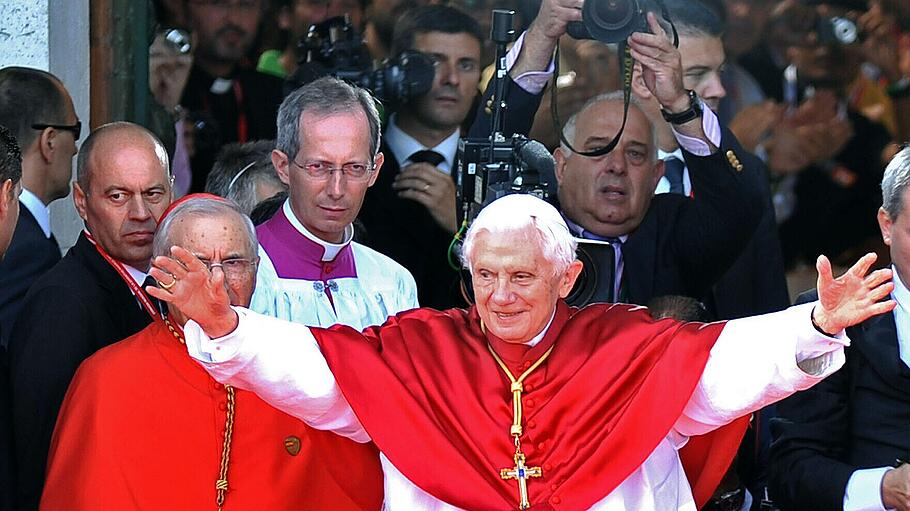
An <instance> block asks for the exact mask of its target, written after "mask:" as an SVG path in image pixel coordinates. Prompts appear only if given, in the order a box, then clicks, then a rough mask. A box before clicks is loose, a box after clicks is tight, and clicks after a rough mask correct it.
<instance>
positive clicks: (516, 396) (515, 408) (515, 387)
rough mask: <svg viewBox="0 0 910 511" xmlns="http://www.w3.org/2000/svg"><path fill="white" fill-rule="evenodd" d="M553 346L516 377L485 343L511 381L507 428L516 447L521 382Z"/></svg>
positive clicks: (519, 430) (541, 361) (491, 347)
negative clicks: (510, 422) (510, 413)
mask: <svg viewBox="0 0 910 511" xmlns="http://www.w3.org/2000/svg"><path fill="white" fill-rule="evenodd" d="M555 347H556V345H555V344H554V345H552V346H550V349H548V350H547V351H546V352H545V353H544V354H543V355H541V356H540V358H538V359H537V362H534V363H533V364H531V367H529V368H528V370H527V371H525V372H524V373H522V374H521V376H519V377H518V378H515V376H513V375H512V371H509V368H508V367H507V366H506V363H505V362H503V361H502V359H501V358H499V355H497V354H496V351H495V350H494V349H493V346H492V345H491V344H490V343H489V342H488V343H487V349H488V350H490V353H491V354H492V355H493V358H494V359H496V363H497V364H499V367H500V368H502V371H503V372H504V373H506V376H507V377H508V378H509V381H510V382H511V383H512V386H511V391H512V427H511V428H510V429H509V434H510V435H512V436H513V437H515V446H516V447H518V446H519V443H518V437H520V436H521V433H522V427H521V415H522V413H521V393H522V392H524V385H522V382H524V380H525V378H527V377H528V375H529V374H531V373H532V372H534V370H535V369H537V368H538V367H540V364H543V363H544V361H545V360H546V359H547V357H549V356H550V353H553V348H555Z"/></svg>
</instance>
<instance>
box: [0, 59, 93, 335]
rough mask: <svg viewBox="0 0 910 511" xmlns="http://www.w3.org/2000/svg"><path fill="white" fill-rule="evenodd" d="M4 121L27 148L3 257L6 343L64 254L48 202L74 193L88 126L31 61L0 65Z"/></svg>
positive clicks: (0, 312)
mask: <svg viewBox="0 0 910 511" xmlns="http://www.w3.org/2000/svg"><path fill="white" fill-rule="evenodd" d="M0 124H2V125H3V126H7V127H8V128H9V129H10V131H11V132H12V135H13V136H14V137H15V138H16V140H17V141H18V143H19V146H20V147H21V148H22V193H21V194H20V195H19V202H20V206H21V207H20V208H19V209H20V210H21V211H22V214H21V215H20V217H19V221H18V222H17V223H16V230H15V232H14V234H13V240H12V242H11V243H10V246H9V251H8V252H7V254H6V258H5V259H4V260H3V262H2V263H0V332H2V334H0V344H3V345H4V346H6V345H7V344H8V341H9V337H8V336H9V334H10V331H11V330H12V327H13V320H14V319H15V318H16V316H18V314H19V310H20V309H21V306H22V299H23V298H24V297H25V292H26V291H28V288H29V287H30V286H31V285H32V283H33V282H34V281H35V280H36V279H37V278H38V277H40V276H41V275H43V274H44V273H45V272H47V271H48V270H49V269H51V267H52V266H54V265H55V264H57V261H59V260H60V246H59V245H57V240H56V239H55V238H54V235H53V234H52V233H51V223H50V216H49V214H48V209H47V206H48V204H50V203H51V202H53V201H55V200H57V199H61V198H63V197H66V196H67V195H68V194H69V193H70V180H71V176H72V169H73V156H75V154H76V141H77V140H79V135H80V131H81V129H82V126H81V123H80V122H79V119H77V118H76V112H75V110H74V108H73V101H72V99H71V98H70V95H69V93H68V92H67V91H66V87H64V86H63V83H62V82H61V81H60V80H59V79H57V77H55V76H54V75H52V74H50V73H46V72H44V71H40V70H37V69H30V68H25V67H7V68H4V69H0Z"/></svg>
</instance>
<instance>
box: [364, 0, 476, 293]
mask: <svg viewBox="0 0 910 511" xmlns="http://www.w3.org/2000/svg"><path fill="white" fill-rule="evenodd" d="M483 41H484V35H483V34H481V32H480V28H479V26H478V25H477V22H476V21H474V19H473V18H471V17H470V16H468V15H467V14H465V13H464V12H462V11H460V10H458V9H455V8H454V7H448V6H443V5H432V6H423V7H416V8H414V9H412V10H410V11H408V12H406V13H405V14H404V15H403V16H402V17H401V19H400V20H399V21H398V23H397V24H396V26H395V33H394V36H393V40H392V49H391V54H392V55H397V54H399V53H400V52H402V51H404V50H418V51H421V52H423V53H426V54H427V55H429V56H430V57H432V58H433V60H434V61H435V62H436V76H435V79H434V81H433V88H432V89H431V90H430V91H429V92H427V93H426V94H424V95H423V96H420V97H418V98H415V99H413V100H411V101H409V102H408V103H407V104H405V105H402V106H401V107H400V108H399V109H398V110H397V111H396V112H395V113H394V114H393V115H392V116H391V117H390V119H389V122H388V125H387V126H386V129H385V136H384V140H383V146H382V152H383V153H384V154H385V155H386V166H385V168H384V170H383V172H382V174H380V175H379V179H378V180H377V182H376V186H374V187H372V188H371V189H370V190H369V191H368V192H367V197H366V200H365V201H364V205H363V214H362V215H361V217H360V218H361V221H362V222H363V224H364V227H366V229H367V244H368V245H369V246H371V247H373V248H375V249H376V250H378V251H380V252H382V253H383V254H386V255H388V256H391V257H392V258H393V259H395V260H396V261H398V262H399V263H401V264H402V265H404V267H405V268H407V269H408V270H409V271H410V272H411V273H412V274H413V275H414V278H415V280H416V281H417V289H418V291H419V293H420V303H422V304H423V305H426V306H430V307H437V308H447V307H453V306H456V305H461V304H462V300H461V298H460V294H459V292H458V286H457V277H458V273H457V272H456V271H455V270H453V269H452V268H451V267H450V266H449V263H448V261H449V259H448V256H447V254H448V249H449V244H450V243H451V241H452V236H453V235H454V234H455V230H456V217H455V181H454V179H453V170H454V168H455V152H456V150H457V149H458V138H459V137H460V136H461V130H460V129H459V127H460V126H461V125H462V124H463V123H464V121H465V118H467V117H468V113H469V112H470V110H471V107H472V106H473V104H474V97H475V96H476V94H477V84H478V83H479V81H480V71H481V63H480V59H481V48H482V46H483Z"/></svg>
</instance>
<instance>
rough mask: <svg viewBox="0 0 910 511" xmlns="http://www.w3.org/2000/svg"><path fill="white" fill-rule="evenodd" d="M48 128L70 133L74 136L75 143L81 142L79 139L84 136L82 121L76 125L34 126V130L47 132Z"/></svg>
mask: <svg viewBox="0 0 910 511" xmlns="http://www.w3.org/2000/svg"><path fill="white" fill-rule="evenodd" d="M47 128H54V129H55V130H62V131H69V132H70V133H72V134H73V142H75V141H77V140H79V137H80V136H82V121H76V124H42V123H36V124H32V129H33V130H46V129H47Z"/></svg>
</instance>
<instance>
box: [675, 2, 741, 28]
mask: <svg viewBox="0 0 910 511" xmlns="http://www.w3.org/2000/svg"><path fill="white" fill-rule="evenodd" d="M664 5H666V6H667V14H669V15H670V20H671V21H673V24H674V25H675V26H676V30H677V31H678V32H679V34H680V35H685V36H691V37H721V36H723V35H724V32H725V31H726V30H727V27H726V25H725V23H724V21H723V19H722V18H721V16H720V14H719V13H717V12H716V11H715V10H714V9H712V8H711V7H709V6H707V5H705V4H704V3H702V2H701V1H698V0H664Z"/></svg>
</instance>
